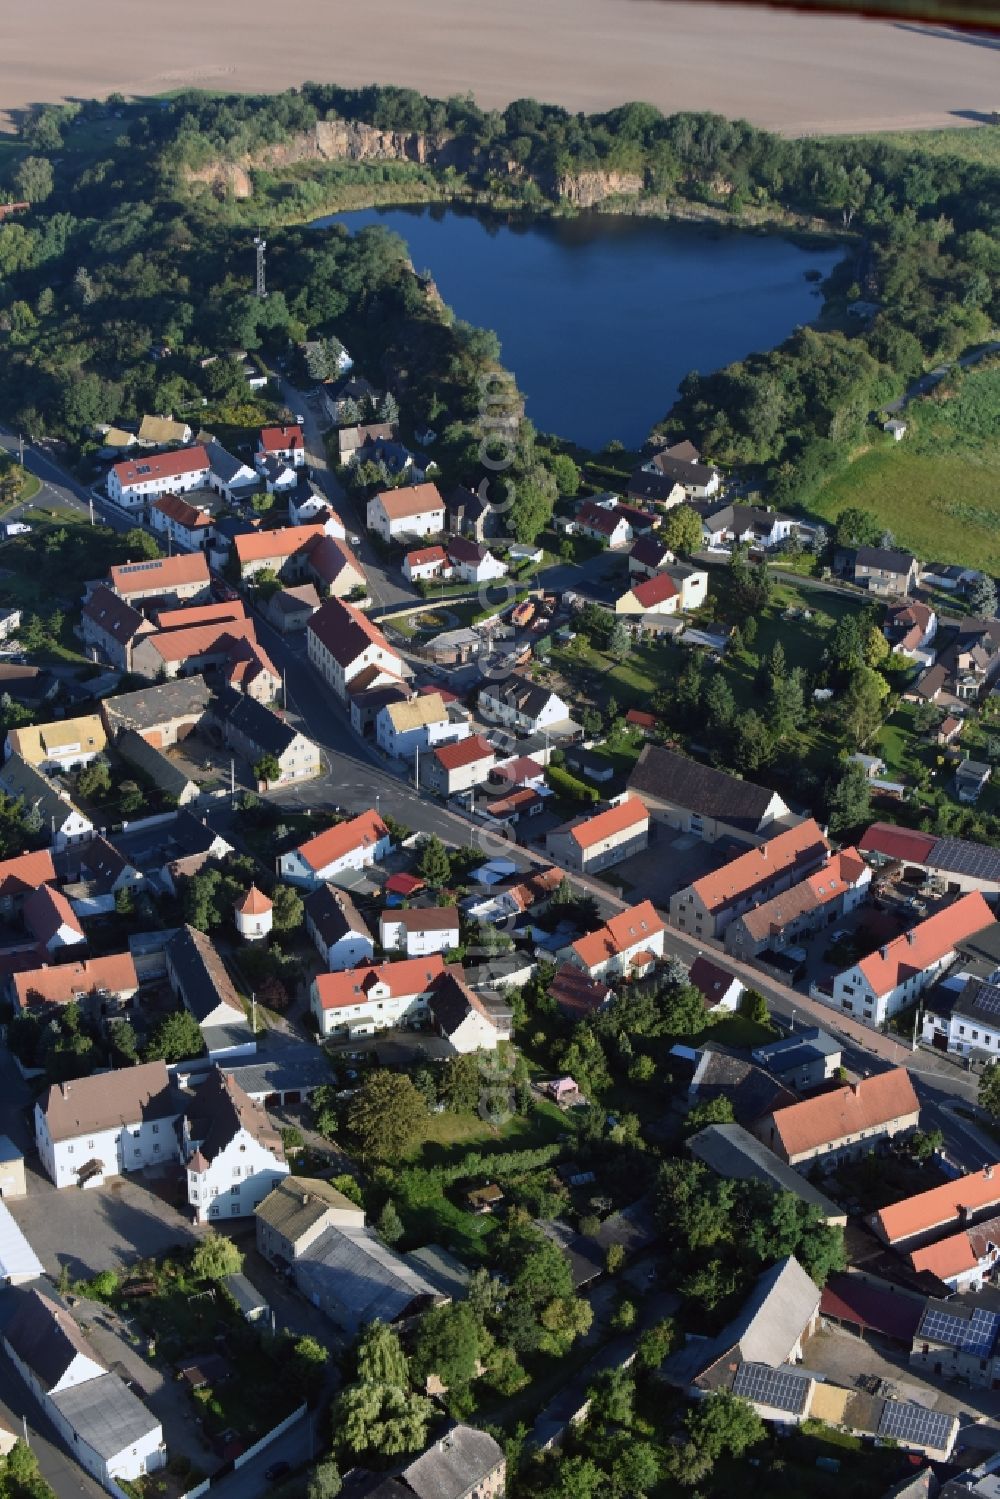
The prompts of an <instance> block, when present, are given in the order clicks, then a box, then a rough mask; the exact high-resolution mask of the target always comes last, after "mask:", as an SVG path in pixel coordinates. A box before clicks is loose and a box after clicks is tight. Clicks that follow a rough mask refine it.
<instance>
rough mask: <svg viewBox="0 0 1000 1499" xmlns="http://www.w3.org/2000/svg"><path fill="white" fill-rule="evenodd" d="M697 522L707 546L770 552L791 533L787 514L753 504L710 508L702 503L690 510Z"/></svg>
mask: <svg viewBox="0 0 1000 1499" xmlns="http://www.w3.org/2000/svg"><path fill="white" fill-rule="evenodd" d="M691 508H692V509H693V510H694V511H695V512H696V514H697V515H698V517H699V519H700V521H701V535H702V541H703V543H704V545H705V546H707V547H716V548H720V547H734V546H742V545H746V546H751V547H760V548H762V549H763V550H764V551H770V550H771V548H772V547H776V546H780V545H781V543H782V542H784V541H787V540H788V538H789V537H790V536H791V535H792V533H793V531H794V530H795V521H794V520H793V519H792V517H791V516H790V515H781V514H780V513H779V512H778V511H775V510H762V509H760V507H759V506H756V505H714V504H712V503H710V502H708V501H702V502H700V503H698V504H695V505H693V506H692V507H691Z"/></svg>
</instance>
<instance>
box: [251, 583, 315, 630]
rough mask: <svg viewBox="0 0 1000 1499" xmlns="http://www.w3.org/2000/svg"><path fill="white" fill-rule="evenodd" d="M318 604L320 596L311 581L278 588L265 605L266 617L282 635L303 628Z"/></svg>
mask: <svg viewBox="0 0 1000 1499" xmlns="http://www.w3.org/2000/svg"><path fill="white" fill-rule="evenodd" d="M319 606H320V597H319V594H318V593H317V592H316V589H315V586H314V585H313V584H312V583H301V584H299V586H298V587H296V588H279V590H278V592H277V593H274V594H272V595H271V597H270V598H269V599H268V601H267V604H266V605H265V612H266V614H267V617H268V619H269V620H270V621H271V623H272V624H273V625H274V627H275V629H276V630H280V631H281V633H282V635H291V634H293V633H294V632H295V631H297V630H304V629H305V627H306V625H307V624H308V623H309V621H310V620H311V619H312V617H313V615H314V614H315V613H316V610H317V609H318V608H319Z"/></svg>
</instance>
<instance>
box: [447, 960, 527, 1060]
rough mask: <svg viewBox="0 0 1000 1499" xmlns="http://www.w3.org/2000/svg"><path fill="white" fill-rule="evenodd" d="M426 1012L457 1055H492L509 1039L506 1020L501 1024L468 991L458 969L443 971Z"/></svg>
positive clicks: (508, 1028)
mask: <svg viewBox="0 0 1000 1499" xmlns="http://www.w3.org/2000/svg"><path fill="white" fill-rule="evenodd" d="M427 1009H428V1013H429V1015H430V1019H431V1024H432V1025H433V1026H434V1029H435V1030H436V1031H437V1033H438V1035H439V1036H442V1037H443V1038H444V1039H445V1040H446V1041H447V1042H448V1044H449V1046H450V1047H451V1049H452V1050H453V1051H455V1052H457V1053H459V1054H464V1053H466V1052H472V1051H495V1050H496V1048H497V1045H498V1043H499V1042H500V1041H503V1040H507V1039H509V1037H510V1021H509V1018H508V1019H507V1021H506V1023H504V1021H503V1020H502V1019H501V1018H500V1017H499V1016H498V1015H497V1013H496V1011H495V1010H494V1009H492V1008H490V1007H488V1006H487V1005H486V1003H485V1002H484V1001H483V1000H482V999H480V997H479V995H478V994H476V993H475V991H474V990H472V989H470V988H469V986H468V984H467V983H466V982H465V980H464V978H463V977H462V971H461V969H460V968H457V969H456V968H447V969H446V970H445V972H444V973H443V974H442V975H441V977H440V978H438V979H437V980H435V982H434V984H433V985H432V986H431V990H430V994H429V997H428V1000H427ZM508 1017H509V1012H508Z"/></svg>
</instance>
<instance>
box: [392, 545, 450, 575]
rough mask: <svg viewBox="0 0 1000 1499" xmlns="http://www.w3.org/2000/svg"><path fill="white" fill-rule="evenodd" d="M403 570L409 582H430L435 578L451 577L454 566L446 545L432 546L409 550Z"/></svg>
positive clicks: (404, 559)
mask: <svg viewBox="0 0 1000 1499" xmlns="http://www.w3.org/2000/svg"><path fill="white" fill-rule="evenodd" d="M401 572H402V574H403V577H404V578H405V579H406V581H407V582H408V583H428V582H430V581H431V580H432V579H433V578H450V577H451V575H452V572H453V568H452V565H451V562H450V561H449V558H448V553H447V552H446V551H445V549H444V547H443V546H432V547H419V548H418V549H417V550H416V551H413V552H407V554H406V556H405V557H404V558H403V566H402V568H401Z"/></svg>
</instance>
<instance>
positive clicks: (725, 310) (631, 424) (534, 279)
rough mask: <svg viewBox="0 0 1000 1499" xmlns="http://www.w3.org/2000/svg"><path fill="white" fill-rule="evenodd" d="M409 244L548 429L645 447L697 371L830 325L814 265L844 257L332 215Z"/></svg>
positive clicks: (692, 228) (523, 224)
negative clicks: (822, 319)
mask: <svg viewBox="0 0 1000 1499" xmlns="http://www.w3.org/2000/svg"><path fill="white" fill-rule="evenodd" d="M332 223H340V224H344V225H346V226H347V228H349V229H350V230H351V231H352V232H353V231H354V230H357V229H363V228H366V227H367V226H368V225H370V224H382V225H383V226H384V227H385V228H387V229H391V230H395V231H396V232H397V233H398V234H400V235H401V236H402V238H403V239H405V240H406V242H407V244H408V245H409V247H410V256H411V259H412V261H413V264H414V266H415V267H416V269H417V270H418V271H424V270H428V271H430V272H431V274H432V275H433V277H434V280H435V281H436V283H437V286H438V289H439V291H440V292H441V295H442V297H443V298H444V300H445V301H446V302H447V303H448V304H449V305H450V306H451V307H453V308H454V309H455V312H456V313H457V314H458V316H459V317H461V318H465V319H466V320H467V321H468V322H470V323H475V324H476V325H477V326H479V327H483V328H492V329H493V330H494V331H495V332H496V333H497V334H498V335H499V337H500V340H501V343H502V346H503V361H504V364H505V365H506V366H507V368H508V369H511V370H513V371H514V374H515V375H516V376H517V382H518V385H519V387H520V388H521V390H522V391H523V392H524V394H525V395H526V396H527V400H528V415H529V416H530V417H531V419H532V420H533V421H534V423H535V425H536V427H538V428H540V429H541V430H542V431H544V432H556V433H558V434H559V435H560V436H562V437H568V438H571V439H573V440H574V441H576V442H579V443H582V444H583V445H584V446H586V447H588V448H595V449H596V448H601V447H603V446H604V444H605V443H606V442H608V441H609V440H610V439H611V438H615V437H617V438H619V439H620V440H621V441H622V442H623V443H625V445H626V447H636V446H638V445H639V444H641V443H642V442H643V441H644V440H645V438H646V436H647V434H648V432H649V429H650V427H651V426H653V424H654V423H655V422H657V421H659V420H660V419H661V418H662V417H663V416H664V414H665V413H666V412H667V410H668V409H669V407H670V405H671V404H672V402H673V400H674V398H675V396H676V393H677V386H678V384H679V383H680V381H681V380H682V379H683V378H684V376H685V375H686V374H687V373H688V371H689V370H692V369H696V370H701V371H702V372H707V371H709V370H714V369H718V368H720V367H721V366H722V365H726V364H729V363H731V362H732V361H733V360H735V359H742V358H743V357H744V356H745V355H746V354H749V353H751V352H752V351H754V350H764V349H770V348H773V347H774V346H775V344H778V343H780V342H781V341H782V339H784V338H786V337H787V336H788V334H789V333H791V332H792V330H793V329H794V328H795V327H796V326H797V325H798V324H800V323H808V322H811V321H812V320H813V319H815V318H816V317H817V316H818V314H819V311H820V307H821V299H820V294H819V290H818V287H817V285H816V284H815V282H812V281H807V280H806V272H807V271H820V272H822V274H823V275H824V276H826V275H828V274H829V272H830V271H831V270H832V268H833V267H834V265H835V264H836V263H837V261H838V260H839V259H840V257H841V256H842V254H843V251H842V250H841V249H838V248H835V247H830V246H826V245H822V246H819V245H818V246H815V247H803V246H802V245H799V244H795V243H793V242H792V241H791V240H787V239H781V238H778V237H776V236H773V235H766V236H765V235H754V234H748V233H740V232H738V231H736V230H725V229H716V228H714V227H712V226H708V227H706V226H703V225H689V224H677V223H670V222H665V221H663V220H658V219H642V218H631V217H628V216H625V215H610V214H585V215H582V216H580V217H577V218H573V219H513V220H508V219H506V218H503V217H501V216H497V215H491V214H480V213H477V212H474V211H471V210H469V209H462V208H457V209H456V208H450V207H445V206H444V205H442V204H431V205H420V206H415V207H412V208H386V209H379V208H374V209H363V210H360V211H358V212H354V213H343V214H336V215H332V216H331V217H329V218H326V219H319V220H317V224H316V227H322V226H324V225H326V224H332Z"/></svg>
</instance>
